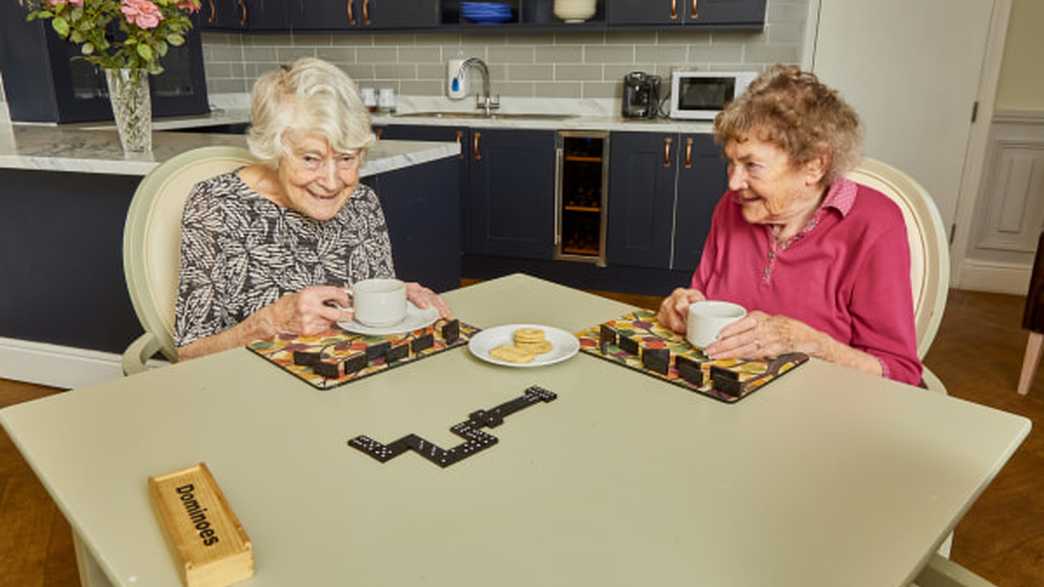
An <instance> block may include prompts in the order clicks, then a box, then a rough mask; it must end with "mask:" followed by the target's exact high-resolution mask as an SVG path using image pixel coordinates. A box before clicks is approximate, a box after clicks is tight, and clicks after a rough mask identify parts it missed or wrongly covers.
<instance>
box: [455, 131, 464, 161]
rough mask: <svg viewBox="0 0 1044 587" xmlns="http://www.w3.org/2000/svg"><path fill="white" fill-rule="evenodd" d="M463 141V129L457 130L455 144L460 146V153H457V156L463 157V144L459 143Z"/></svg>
mask: <svg viewBox="0 0 1044 587" xmlns="http://www.w3.org/2000/svg"><path fill="white" fill-rule="evenodd" d="M463 141H464V131H462V130H458V131H457V146H458V147H460V155H458V156H459V157H460V158H461V159H463V158H464V146H463V145H462V144H461V143H462V142H463Z"/></svg>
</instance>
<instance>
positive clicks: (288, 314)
mask: <svg viewBox="0 0 1044 587" xmlns="http://www.w3.org/2000/svg"><path fill="white" fill-rule="evenodd" d="M350 305H351V302H350V300H349V299H348V292H346V291H345V290H343V289H341V288H339V287H333V286H330V285H316V286H312V287H307V288H305V289H302V290H301V291H299V292H297V293H291V294H286V295H284V296H283V297H281V298H279V299H278V300H276V301H275V302H274V303H272V305H270V306H268V309H270V311H269V315H268V318H269V320H270V326H271V327H272V330H273V333H274V334H275V333H281V332H285V333H290V334H300V335H303V336H311V335H313V334H319V333H320V332H323V331H326V330H329V329H330V328H331V327H332V326H333V325H334V324H336V323H337V322H338V321H339V320H347V319H349V318H351V317H352V309H351V307H350ZM335 306H340V307H339V308H338V307H335Z"/></svg>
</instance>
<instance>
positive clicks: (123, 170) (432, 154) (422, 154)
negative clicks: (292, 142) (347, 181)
mask: <svg viewBox="0 0 1044 587" xmlns="http://www.w3.org/2000/svg"><path fill="white" fill-rule="evenodd" d="M219 124H223V123H219ZM204 126H206V125H204ZM212 145H229V146H234V147H244V148H245V147H246V137H245V136H243V135H228V134H213V133H211V134H208V133H184V132H156V133H154V134H153V136H152V153H149V154H147V155H138V156H131V155H125V154H124V153H123V149H122V148H121V147H120V141H119V137H118V136H117V135H116V131H114V130H83V129H69V128H64V127H55V126H37V125H20V124H0V168H8V169H36V170H43V171H73V172H80V173H103V174H115V175H145V174H147V173H148V172H149V171H151V170H152V169H153V168H154V167H156V166H157V165H159V164H160V163H162V162H164V161H166V160H168V159H170V158H172V157H174V156H176V155H179V154H181V153H184V152H185V151H188V150H191V149H195V148H198V147H206V146H212ZM459 153H460V145H458V144H456V143H452V142H447V143H439V142H428V141H382V142H380V143H378V144H377V145H376V146H375V147H373V148H372V149H370V153H369V155H368V156H367V158H366V163H365V164H364V166H363V168H362V171H361V175H362V176H364V177H365V176H369V175H376V174H378V173H385V172H388V171H394V170H396V169H402V168H405V167H410V166H412V165H418V164H421V163H426V162H428V161H434V160H437V159H444V158H446V157H453V156H455V155H457V154H459Z"/></svg>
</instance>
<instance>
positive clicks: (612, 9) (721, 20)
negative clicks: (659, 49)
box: [608, 0, 765, 28]
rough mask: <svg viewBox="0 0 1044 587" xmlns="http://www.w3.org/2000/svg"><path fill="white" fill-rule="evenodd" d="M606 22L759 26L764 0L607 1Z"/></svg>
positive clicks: (762, 22)
mask: <svg viewBox="0 0 1044 587" xmlns="http://www.w3.org/2000/svg"><path fill="white" fill-rule="evenodd" d="M608 2H609V25H610V26H614V25H622V26H628V25H645V26H663V25H682V24H684V25H693V26H699V25H721V26H726V25H728V26H733V27H747V26H750V27H753V28H760V27H762V26H764V24H765V0H608Z"/></svg>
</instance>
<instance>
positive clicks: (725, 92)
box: [670, 71, 758, 120]
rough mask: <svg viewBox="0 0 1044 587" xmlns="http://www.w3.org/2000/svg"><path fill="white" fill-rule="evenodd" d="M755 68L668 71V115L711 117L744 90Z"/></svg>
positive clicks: (697, 117) (754, 75)
mask: <svg viewBox="0 0 1044 587" xmlns="http://www.w3.org/2000/svg"><path fill="white" fill-rule="evenodd" d="M757 75H758V74H757V72H753V71H737V72H721V71H676V72H674V73H673V74H672V75H671V114H670V116H671V118H681V119H685V120H714V117H715V116H717V114H718V113H719V112H721V110H722V109H723V108H725V106H726V105H728V103H729V102H731V101H732V100H733V99H735V98H736V96H739V95H740V94H742V93H743V92H745V91H747V86H749V85H750V82H752V81H754V78H755V77H757Z"/></svg>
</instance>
